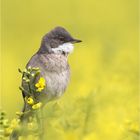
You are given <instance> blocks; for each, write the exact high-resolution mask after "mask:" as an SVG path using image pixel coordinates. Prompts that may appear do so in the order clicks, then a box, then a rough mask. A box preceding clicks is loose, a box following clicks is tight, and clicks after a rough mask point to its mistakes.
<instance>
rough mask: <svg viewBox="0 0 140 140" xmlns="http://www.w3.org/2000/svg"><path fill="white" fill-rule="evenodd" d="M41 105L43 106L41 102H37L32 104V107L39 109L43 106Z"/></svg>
mask: <svg viewBox="0 0 140 140" xmlns="http://www.w3.org/2000/svg"><path fill="white" fill-rule="evenodd" d="M41 106H42V103H41V102H39V103H37V104H34V105H33V106H32V109H39V108H41Z"/></svg>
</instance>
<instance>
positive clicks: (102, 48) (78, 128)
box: [0, 0, 139, 140]
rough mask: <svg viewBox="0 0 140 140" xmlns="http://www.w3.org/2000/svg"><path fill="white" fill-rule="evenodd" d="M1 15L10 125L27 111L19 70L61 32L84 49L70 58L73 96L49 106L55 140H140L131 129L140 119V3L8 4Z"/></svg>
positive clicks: (32, 0)
mask: <svg viewBox="0 0 140 140" xmlns="http://www.w3.org/2000/svg"><path fill="white" fill-rule="evenodd" d="M1 8H2V10H1V15H2V16H1V31H2V32H1V59H0V60H1V72H0V77H1V78H0V83H1V84H0V85H1V86H0V89H1V103H2V104H1V106H2V108H3V109H5V110H6V111H7V113H8V116H9V118H10V119H12V118H13V117H14V116H15V112H16V111H18V110H21V108H22V104H23V101H22V96H21V93H20V91H19V90H18V87H19V85H20V83H21V77H20V75H19V73H18V71H17V69H18V68H21V69H23V68H24V67H25V65H26V63H27V61H28V60H29V58H30V57H31V56H32V55H33V54H34V53H35V52H36V50H37V49H38V47H39V45H40V40H41V37H42V36H43V35H44V34H45V33H46V32H48V31H49V30H51V29H52V28H54V27H55V26H58V25H61V26H64V27H65V28H67V29H68V30H69V31H70V32H71V34H72V35H73V36H75V37H77V38H79V39H81V40H83V43H81V44H77V45H76V47H75V51H74V53H73V54H72V55H71V56H70V57H69V63H70V65H71V70H72V72H71V73H72V74H71V76H72V77H71V82H70V84H69V87H68V89H67V91H66V93H65V95H64V96H63V97H62V98H61V99H60V100H59V101H57V102H58V103H56V102H52V103H49V104H48V106H46V110H45V114H46V118H47V119H46V137H47V139H51V140H56V139H57V140H63V139H64V140H69V139H70V140H71V139H72V140H104V139H108V140H120V139H127V140H134V139H135V140H138V136H137V135H135V134H133V133H128V134H126V132H125V131H126V129H125V128H124V127H123V126H124V121H125V120H128V119H130V120H134V121H136V120H138V113H139V107H138V97H139V95H138V86H139V85H138V0H133V1H131V0H123V1H122V0H113V1H112V0H71V1H66V0H59V1H54V0H28V1H27V0H24V1H23V0H12V1H10V0H1ZM92 93H93V94H92ZM92 95H94V96H92ZM92 102H93V104H92ZM57 104H60V105H57ZM88 108H90V111H88ZM54 110H55V111H54ZM86 111H87V112H86ZM88 112H90V113H89V114H88ZM87 114H88V115H87ZM86 115H87V118H88V119H87V122H86V123H85V119H86ZM125 135H127V136H126V137H125ZM133 135H134V136H133ZM30 139H31V138H30Z"/></svg>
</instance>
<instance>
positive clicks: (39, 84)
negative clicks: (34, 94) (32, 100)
mask: <svg viewBox="0 0 140 140" xmlns="http://www.w3.org/2000/svg"><path fill="white" fill-rule="evenodd" d="M35 87H37V90H36V91H38V92H41V91H42V90H43V89H44V88H45V79H44V78H43V77H40V79H39V80H38V82H37V83H36V84H35Z"/></svg>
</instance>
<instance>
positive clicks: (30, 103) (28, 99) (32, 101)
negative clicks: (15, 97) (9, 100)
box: [26, 97, 34, 105]
mask: <svg viewBox="0 0 140 140" xmlns="http://www.w3.org/2000/svg"><path fill="white" fill-rule="evenodd" d="M26 102H27V103H28V104H29V105H33V104H34V100H33V98H32V97H29V98H27V99H26Z"/></svg>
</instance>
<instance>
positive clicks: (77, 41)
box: [72, 38, 82, 44]
mask: <svg viewBox="0 0 140 140" xmlns="http://www.w3.org/2000/svg"><path fill="white" fill-rule="evenodd" d="M80 42H82V40H79V39H75V38H74V39H73V40H72V43H73V44H74V43H80Z"/></svg>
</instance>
